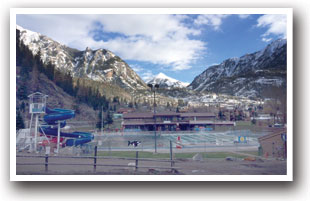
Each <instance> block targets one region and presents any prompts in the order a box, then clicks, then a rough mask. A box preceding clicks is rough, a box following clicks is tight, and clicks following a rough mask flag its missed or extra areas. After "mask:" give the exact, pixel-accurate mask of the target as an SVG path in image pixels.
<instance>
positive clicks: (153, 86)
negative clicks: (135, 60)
mask: <svg viewBox="0 0 310 201" xmlns="http://www.w3.org/2000/svg"><path fill="white" fill-rule="evenodd" d="M147 86H148V87H150V88H151V91H153V92H154V104H153V106H154V136H155V139H154V140H155V153H157V142H156V140H157V139H156V138H157V136H156V116H155V114H156V110H155V107H156V102H155V94H156V93H155V91H156V89H158V88H159V85H158V84H148V85H147Z"/></svg>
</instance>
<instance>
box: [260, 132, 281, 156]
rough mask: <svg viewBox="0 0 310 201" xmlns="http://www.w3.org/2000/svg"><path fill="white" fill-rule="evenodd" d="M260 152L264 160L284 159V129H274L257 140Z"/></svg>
mask: <svg viewBox="0 0 310 201" xmlns="http://www.w3.org/2000/svg"><path fill="white" fill-rule="evenodd" d="M258 141H259V143H260V152H261V154H262V155H263V156H265V157H266V158H286V156H287V155H286V153H287V150H286V129H282V128H281V129H280V128H279V129H275V130H274V131H273V132H272V133H270V134H268V135H265V136H262V137H260V138H258Z"/></svg>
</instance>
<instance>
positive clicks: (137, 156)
mask: <svg viewBox="0 0 310 201" xmlns="http://www.w3.org/2000/svg"><path fill="white" fill-rule="evenodd" d="M138 158H139V152H138V151H136V171H137V170H138V161H139V160H138Z"/></svg>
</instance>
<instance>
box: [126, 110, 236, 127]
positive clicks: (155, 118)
mask: <svg viewBox="0 0 310 201" xmlns="http://www.w3.org/2000/svg"><path fill="white" fill-rule="evenodd" d="M122 126H123V129H124V130H125V131H153V130H154V128H155V126H156V130H158V131H178V130H184V131H187V130H213V129H215V127H216V126H235V122H231V121H216V116H215V115H214V114H213V113H176V112H158V113H155V114H154V113H151V112H149V113H125V114H123V122H122Z"/></svg>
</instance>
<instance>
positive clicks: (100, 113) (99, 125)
mask: <svg viewBox="0 0 310 201" xmlns="http://www.w3.org/2000/svg"><path fill="white" fill-rule="evenodd" d="M102 115H103V114H102V110H100V112H99V114H98V121H97V123H96V127H97V128H98V129H101V124H102V123H101V122H102V121H103V127H104V118H103V116H102ZM102 118H103V119H102Z"/></svg>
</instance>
